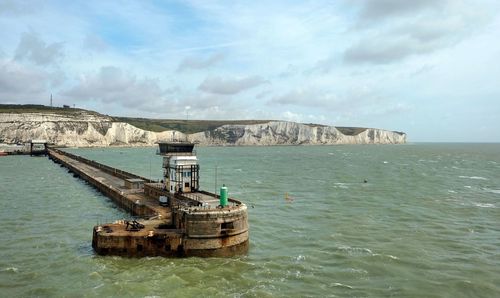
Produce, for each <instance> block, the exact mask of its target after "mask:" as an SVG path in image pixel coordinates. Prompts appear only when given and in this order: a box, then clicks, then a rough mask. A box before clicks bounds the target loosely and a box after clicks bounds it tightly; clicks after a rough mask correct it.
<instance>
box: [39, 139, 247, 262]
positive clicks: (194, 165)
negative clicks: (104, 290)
mask: <svg viewBox="0 0 500 298" xmlns="http://www.w3.org/2000/svg"><path fill="white" fill-rule="evenodd" d="M193 147H194V145H193V144H189V143H161V144H159V150H158V154H160V155H162V156H163V157H164V159H163V168H164V177H163V178H164V179H163V180H162V181H161V182H155V181H152V180H150V179H147V178H145V177H141V176H138V175H135V174H132V173H129V172H125V171H122V170H120V169H116V168H113V167H110V166H107V165H104V164H101V163H98V162H95V161H93V160H89V159H86V158H83V157H81V156H78V155H74V154H71V153H69V152H66V151H63V150H59V149H55V148H49V149H48V154H49V158H50V159H52V160H53V161H54V162H56V163H59V164H61V166H64V167H66V168H67V169H68V171H69V172H70V173H72V174H73V175H74V176H75V177H79V178H82V179H84V180H85V181H87V182H88V183H89V184H91V185H93V186H94V187H96V188H97V189H98V190H100V191H101V192H102V193H103V194H105V195H106V196H108V197H109V198H111V199H112V200H113V201H114V202H115V203H116V204H117V205H119V206H120V207H122V208H124V209H125V210H127V211H128V212H130V213H131V214H133V215H135V216H138V217H141V218H143V219H142V220H117V221H116V222H113V223H107V224H101V225H97V226H95V227H94V229H93V237H92V247H93V248H94V250H95V252H96V253H97V254H101V255H119V256H131V257H142V256H166V257H186V256H200V257H226V256H234V255H241V254H246V253H247V251H248V248H249V227H248V215H247V207H246V205H245V204H243V203H242V202H241V201H239V200H236V199H234V198H229V197H228V196H227V188H226V187H223V188H221V194H222V197H221V196H219V195H217V194H213V193H209V192H206V191H203V190H199V165H198V161H197V158H196V152H195V151H194V150H193Z"/></svg>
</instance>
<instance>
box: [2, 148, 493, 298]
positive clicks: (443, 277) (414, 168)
mask: <svg viewBox="0 0 500 298" xmlns="http://www.w3.org/2000/svg"><path fill="white" fill-rule="evenodd" d="M67 150H68V151H70V152H72V153H76V154H79V155H82V156H84V157H87V158H90V159H92V160H96V161H99V162H102V163H105V164H108V165H111V166H113V167H118V168H120V169H123V170H126V171H130V172H133V173H136V174H139V175H142V176H144V177H147V178H153V179H161V176H162V168H161V164H162V162H161V157H160V156H158V155H156V154H155V153H156V148H153V147H147V148H97V149H67ZM196 150H197V154H198V158H199V162H200V165H201V172H200V173H201V186H202V188H203V189H205V190H207V191H211V192H213V191H214V190H216V189H218V188H219V187H220V186H222V185H223V184H225V185H226V186H227V187H228V188H229V195H230V196H231V197H234V198H238V199H240V200H242V201H244V202H245V203H246V204H247V206H248V211H249V224H250V250H249V252H248V255H245V256H239V257H231V258H196V257H192V258H182V259H170V258H161V257H154V258H124V257H112V256H111V257H109V256H108V257H103V256H98V255H96V254H94V252H93V250H92V247H91V238H92V227H93V226H94V225H96V224H98V223H105V222H112V221H115V220H118V219H128V218H131V216H130V215H129V214H128V213H127V212H125V211H124V210H123V209H120V208H118V207H116V206H115V205H114V204H113V203H112V202H111V201H110V200H109V199H108V198H107V197H105V196H104V195H102V194H101V193H100V192H98V191H97V190H96V189H94V188H92V187H91V186H90V185H88V184H87V183H85V182H84V181H83V180H80V179H79V178H74V177H73V175H71V174H69V173H68V172H67V170H66V169H65V168H62V167H60V166H59V165H58V164H55V163H53V162H52V161H50V160H49V159H48V158H46V157H29V156H8V157H0V220H1V221H0V222H1V232H0V296H1V297H195V296H196V297H454V298H456V297H500V144H444V143H443V144H441V143H431V144H427V143H414V144H405V145H335V146H272V147H198V148H196Z"/></svg>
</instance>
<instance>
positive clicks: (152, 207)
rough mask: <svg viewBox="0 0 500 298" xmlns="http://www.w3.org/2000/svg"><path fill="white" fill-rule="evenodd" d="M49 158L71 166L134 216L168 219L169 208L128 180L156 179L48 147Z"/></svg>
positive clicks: (73, 170)
mask: <svg viewBox="0 0 500 298" xmlns="http://www.w3.org/2000/svg"><path fill="white" fill-rule="evenodd" d="M48 153H49V156H50V158H51V159H52V160H53V161H55V162H57V163H60V164H61V165H63V166H65V167H66V168H68V170H69V171H71V172H73V175H75V176H79V177H81V178H82V179H84V180H86V181H87V182H88V183H90V184H92V185H93V186H94V187H96V188H97V189H98V190H100V191H101V192H103V193H104V194H105V195H107V196H108V197H110V198H111V199H112V200H113V201H114V202H115V203H117V204H118V205H119V206H121V207H123V208H125V209H126V210H127V211H129V212H131V213H132V214H133V215H137V216H141V217H145V218H148V217H155V216H158V215H160V218H163V219H168V218H169V217H170V216H171V210H170V208H167V207H163V206H159V204H158V200H157V199H156V200H155V199H153V198H150V197H148V196H146V195H145V194H144V188H143V187H141V188H130V187H127V184H129V185H130V183H127V182H128V181H127V180H129V181H130V180H132V181H142V182H143V183H144V182H145V183H152V182H153V181H151V180H149V179H147V178H144V177H140V176H137V175H135V174H132V173H128V172H125V171H122V170H119V169H116V168H112V167H109V166H106V165H103V164H100V163H98V162H95V161H93V160H88V159H86V158H83V157H81V156H77V155H74V154H71V153H68V152H65V151H62V150H59V149H54V148H51V149H49V150H48Z"/></svg>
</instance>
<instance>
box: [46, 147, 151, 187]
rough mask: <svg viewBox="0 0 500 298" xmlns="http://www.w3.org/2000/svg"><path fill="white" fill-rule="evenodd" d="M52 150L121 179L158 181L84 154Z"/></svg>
mask: <svg viewBox="0 0 500 298" xmlns="http://www.w3.org/2000/svg"><path fill="white" fill-rule="evenodd" d="M50 150H53V151H55V152H57V153H59V154H61V155H65V156H67V157H69V158H72V159H74V160H77V161H79V162H83V163H85V164H88V165H90V166H93V167H95V168H98V169H100V170H102V171H103V172H106V173H108V174H110V175H113V176H115V177H118V178H121V179H142V180H144V181H145V182H156V181H153V180H151V179H148V178H145V177H141V176H139V175H136V174H132V173H129V172H126V171H123V170H120V169H116V168H113V167H110V166H107V165H105V164H101V163H98V162H96V161H94V160H90V159H87V158H85V157H82V156H79V155H76V154H72V153H69V152H66V151H63V150H60V149H56V148H50Z"/></svg>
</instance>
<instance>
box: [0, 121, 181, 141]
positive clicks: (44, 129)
mask: <svg viewBox="0 0 500 298" xmlns="http://www.w3.org/2000/svg"><path fill="white" fill-rule="evenodd" d="M174 134H175V138H179V139H185V138H186V136H185V135H184V134H183V133H180V132H174V131H165V132H161V133H155V132H151V131H145V130H142V129H139V128H137V127H135V126H132V125H130V124H127V123H123V122H112V121H111V118H108V117H100V116H95V115H86V114H83V115H78V116H64V115H63V116H61V115H55V114H39V113H24V114H0V139H3V142H5V143H24V142H26V141H28V140H31V139H44V140H47V141H48V142H49V143H54V144H56V145H59V146H70V147H102V146H113V145H123V146H151V145H154V144H155V142H157V141H161V140H171V139H172V136H173V135H174Z"/></svg>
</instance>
